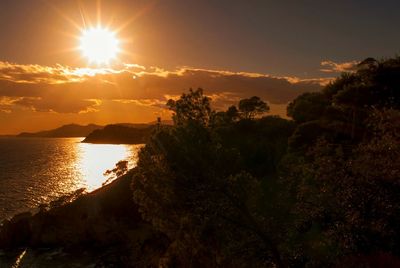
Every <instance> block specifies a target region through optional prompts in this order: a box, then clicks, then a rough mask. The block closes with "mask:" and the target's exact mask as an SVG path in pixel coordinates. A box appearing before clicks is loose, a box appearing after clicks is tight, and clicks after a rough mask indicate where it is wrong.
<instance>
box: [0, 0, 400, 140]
mask: <svg viewBox="0 0 400 268" xmlns="http://www.w3.org/2000/svg"><path fill="white" fill-rule="evenodd" d="M285 2H286V3H285ZM340 2H343V3H342V4H345V5H346V9H343V8H341V4H340ZM299 3H300V2H299ZM299 3H298V2H296V1H292V2H291V1H275V2H271V1H254V2H252V4H248V3H247V2H245V1H228V0H221V1H182V0H169V1H161V0H113V1H104V0H103V1H101V0H51V1H48V0H43V1H32V0H19V1H14V0H2V1H0V36H1V41H2V42H0V134H16V133H19V132H22V131H38V130H43V129H51V128H55V127H58V126H60V125H63V124H69V123H78V124H89V123H96V124H101V125H104V124H109V123H118V122H127V123H128V122H132V123H138V122H149V121H154V120H155V119H156V118H157V117H158V116H161V117H162V118H164V119H169V116H170V114H169V112H168V111H166V110H165V107H164V104H165V102H166V101H167V100H168V99H169V98H171V97H177V96H179V95H180V94H182V93H183V92H184V91H187V90H188V89H189V88H198V87H202V88H203V89H204V91H205V93H206V94H207V95H209V96H210V97H211V98H212V100H213V102H212V105H213V106H214V108H216V109H219V110H221V109H225V108H226V107H227V106H228V105H232V104H236V103H237V102H238V100H239V99H241V98H248V97H251V96H254V95H256V96H259V97H261V98H262V99H263V100H265V101H267V102H268V104H269V105H270V106H271V114H279V115H281V116H284V115H285V107H286V105H287V103H288V102H290V101H291V100H292V99H293V98H295V97H296V96H298V95H299V94H301V93H303V92H307V91H316V90H320V89H321V87H322V86H323V85H324V84H326V83H327V82H328V81H330V79H332V78H333V77H337V76H338V75H339V74H340V73H341V72H343V71H348V70H351V69H352V68H353V66H354V65H355V64H356V63H357V62H358V61H360V60H363V59H364V58H366V57H370V56H372V57H377V58H379V57H382V56H385V55H387V56H392V55H394V54H395V53H396V51H398V47H399V46H400V38H399V36H398V34H397V28H396V27H394V25H398V23H397V24H396V23H395V22H396V21H399V16H397V12H395V11H396V10H398V9H396V8H395V7H396V6H398V2H397V1H393V2H392V1H388V2H387V3H386V4H385V6H383V5H384V4H382V3H381V4H380V5H379V7H380V9H378V8H377V7H376V6H375V4H373V3H372V1H371V3H365V4H364V5H363V6H362V7H360V5H358V4H356V3H355V2H354V3H353V1H344V0H343V1H342V0H340V1H331V2H328V1H320V2H316V3H314V4H313V5H311V6H310V5H306V4H299ZM365 18H368V19H365ZM399 23H400V21H399ZM98 24H99V25H101V27H107V28H108V29H110V30H111V31H113V32H115V35H116V36H117V38H118V40H119V45H120V48H121V51H120V52H119V53H118V55H117V57H116V58H115V59H113V60H112V61H110V62H109V64H103V65H101V66H96V65H93V64H90V63H89V62H88V59H87V58H85V57H84V56H83V55H82V51H80V50H79V46H80V38H81V36H82V31H83V30H84V29H88V28H90V27H92V26H96V25H98ZM382 29H385V31H382ZM349 33H351V34H349ZM360 44H362V45H360ZM100 45H102V44H99V46H100ZM103 45H104V44H103ZM97 48H98V46H97V44H95V46H94V47H93V49H97ZM89 50H90V47H89ZM86 54H87V53H86Z"/></svg>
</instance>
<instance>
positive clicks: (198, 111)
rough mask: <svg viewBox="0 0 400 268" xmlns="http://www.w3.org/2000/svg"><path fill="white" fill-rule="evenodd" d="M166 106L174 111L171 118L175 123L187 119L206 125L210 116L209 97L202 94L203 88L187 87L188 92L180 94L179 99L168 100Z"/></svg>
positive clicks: (181, 122) (184, 122)
mask: <svg viewBox="0 0 400 268" xmlns="http://www.w3.org/2000/svg"><path fill="white" fill-rule="evenodd" d="M167 106H168V107H169V109H170V110H172V111H173V112H174V114H173V116H172V118H173V120H174V123H175V124H177V125H183V124H186V123H188V122H189V121H196V122H200V123H201V124H203V125H208V123H209V121H210V118H211V107H210V98H209V97H206V96H204V94H203V89H201V88H198V89H197V90H193V89H189V93H188V94H186V93H184V94H182V96H181V97H180V99H179V100H176V101H175V100H172V99H170V100H168V102H167Z"/></svg>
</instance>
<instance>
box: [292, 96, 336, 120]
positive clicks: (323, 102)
mask: <svg viewBox="0 0 400 268" xmlns="http://www.w3.org/2000/svg"><path fill="white" fill-rule="evenodd" d="M329 104H330V102H329V99H327V98H326V97H325V96H324V95H323V94H322V93H320V92H313V93H308V92H307V93H304V94H302V95H300V96H299V97H297V98H296V99H295V100H293V101H292V102H290V103H289V105H288V106H287V115H288V116H290V117H291V118H293V120H294V121H296V123H304V122H308V121H313V120H318V119H320V118H321V117H322V116H323V115H324V113H325V111H326V108H327V106H328V105H329Z"/></svg>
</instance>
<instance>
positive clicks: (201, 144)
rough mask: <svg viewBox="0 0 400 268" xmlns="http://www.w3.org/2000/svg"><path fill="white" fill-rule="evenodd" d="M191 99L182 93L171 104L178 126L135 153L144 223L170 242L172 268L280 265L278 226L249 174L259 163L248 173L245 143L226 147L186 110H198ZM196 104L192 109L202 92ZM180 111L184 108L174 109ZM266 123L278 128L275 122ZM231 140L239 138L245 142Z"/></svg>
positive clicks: (138, 200)
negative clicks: (146, 222)
mask: <svg viewBox="0 0 400 268" xmlns="http://www.w3.org/2000/svg"><path fill="white" fill-rule="evenodd" d="M193 93H194V92H192V91H190V92H189V94H188V95H189V96H188V95H186V94H183V95H182V97H181V99H179V100H177V101H175V102H174V103H173V105H171V107H172V108H173V109H174V111H175V118H177V119H179V120H177V124H176V125H175V126H174V127H171V128H161V129H160V130H159V131H157V132H155V133H154V135H153V136H152V137H151V139H150V140H149V142H148V143H147V144H146V146H145V147H144V148H143V149H142V150H141V152H140V154H139V160H138V165H137V169H136V172H135V174H134V177H133V182H132V189H133V198H134V200H135V202H136V203H137V204H138V206H139V209H140V212H141V214H142V216H143V218H144V219H145V220H147V221H149V222H150V223H152V225H153V226H154V227H155V228H156V229H157V230H159V231H161V232H163V233H164V234H166V235H167V236H168V237H169V239H170V240H171V241H172V242H171V248H170V250H171V252H170V255H171V256H173V255H175V256H177V257H178V258H176V259H177V260H179V264H176V263H175V266H181V267H188V266H196V265H197V266H244V265H246V266H250V267H251V266H253V267H254V266H260V265H269V266H272V265H274V264H275V265H276V266H278V267H283V266H285V265H284V261H283V260H282V259H283V256H282V253H281V250H280V248H279V246H278V244H279V242H280V240H281V239H279V235H280V234H281V233H277V232H275V230H277V229H282V224H278V225H279V227H276V222H275V221H273V220H272V218H273V217H276V215H268V212H269V211H271V210H269V209H266V207H267V206H264V205H262V204H264V203H265V202H266V201H265V200H266V199H265V197H264V192H263V187H264V186H262V183H263V181H262V180H261V179H260V178H257V177H255V176H253V175H252V174H251V173H250V172H253V173H256V172H257V170H258V167H260V166H261V165H262V163H256V165H257V167H252V166H249V168H248V170H249V171H247V170H246V166H245V165H246V164H245V163H247V161H243V160H242V159H241V157H242V154H241V152H240V150H245V147H246V146H245V144H243V146H242V145H240V146H235V144H231V145H228V144H229V143H228V142H226V143H225V142H223V141H225V140H227V137H226V136H225V135H220V133H222V132H219V131H218V130H219V128H218V127H216V128H211V127H208V126H207V124H205V121H206V120H204V119H203V118H204V117H202V116H201V117H196V116H193V114H192V113H191V112H190V111H188V109H189V108H187V107H197V108H195V109H197V110H198V106H196V105H192V104H191V102H192V100H193V96H192V94H193ZM194 99H195V100H196V101H195V103H198V101H197V100H198V99H202V97H201V94H199V95H197V93H196V96H195V98H194ZM182 106H183V107H185V109H181V108H178V107H182ZM232 110H233V108H232V109H231V111H232ZM207 114H208V113H207ZM211 114H214V111H211ZM281 120H283V119H281ZM265 121H266V122H265V124H278V123H279V125H281V122H280V121H279V120H278V119H276V120H275V119H274V118H271V119H269V120H265ZM275 121H277V122H275ZM246 122H247V123H250V124H252V125H254V127H261V126H262V125H263V124H260V125H258V124H256V122H254V121H247V120H246ZM231 124H232V122H231ZM232 125H237V127H238V128H240V127H242V126H241V125H240V124H232ZM223 128H224V129H226V126H224V127H223ZM286 128H290V127H289V126H286V125H285V124H284V125H283V126H282V129H286ZM228 129H229V128H228ZM287 131H289V130H287ZM250 134H251V133H249V134H248V135H250ZM226 135H228V136H232V133H227V134H226ZM285 135H287V134H285ZM249 137H250V136H249ZM236 138H238V139H241V140H243V136H242V137H240V136H238V135H236ZM252 142H254V146H252V147H251V148H252V150H254V149H253V148H256V149H260V146H256V144H255V143H256V142H258V140H254V141H252ZM267 142H269V140H268V139H267ZM261 148H264V147H261ZM273 149H277V148H273ZM246 150H248V146H247V149H246ZM271 151H272V149H271ZM283 151H284V149H283ZM263 153H264V152H262V151H261V150H259V152H257V154H254V153H253V154H252V153H251V152H246V154H245V156H248V157H254V155H258V156H260V155H262V154H263ZM277 154H278V153H277ZM259 158H260V157H259ZM262 159H268V160H270V158H268V157H265V158H262ZM272 162H274V161H272ZM271 196H272V194H271ZM268 198H269V197H268ZM268 207H269V206H268ZM277 207H279V206H278V205H276V206H274V208H277ZM172 248H173V250H172ZM216 259H217V260H219V261H218V263H215V260H216Z"/></svg>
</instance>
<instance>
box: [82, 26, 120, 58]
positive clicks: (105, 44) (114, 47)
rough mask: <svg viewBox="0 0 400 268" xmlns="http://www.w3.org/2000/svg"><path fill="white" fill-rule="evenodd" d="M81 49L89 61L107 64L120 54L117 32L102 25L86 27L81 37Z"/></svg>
mask: <svg viewBox="0 0 400 268" xmlns="http://www.w3.org/2000/svg"><path fill="white" fill-rule="evenodd" d="M80 49H81V51H82V53H83V55H84V56H85V57H86V58H87V59H88V60H89V62H94V63H97V64H107V63H109V62H110V60H112V59H115V58H116V56H117V54H118V52H119V40H118V39H117V38H116V36H115V33H113V32H111V31H109V30H107V29H104V28H101V27H97V28H90V29H85V30H84V31H83V32H82V36H81V38H80Z"/></svg>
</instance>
